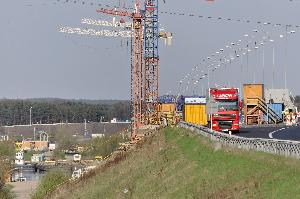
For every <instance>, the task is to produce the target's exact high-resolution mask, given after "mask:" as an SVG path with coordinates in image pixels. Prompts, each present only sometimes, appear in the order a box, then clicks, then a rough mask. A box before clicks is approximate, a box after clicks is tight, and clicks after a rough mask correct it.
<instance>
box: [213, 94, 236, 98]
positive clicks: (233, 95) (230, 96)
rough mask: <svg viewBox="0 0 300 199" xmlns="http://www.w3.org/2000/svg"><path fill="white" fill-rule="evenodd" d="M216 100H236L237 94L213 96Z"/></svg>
mask: <svg viewBox="0 0 300 199" xmlns="http://www.w3.org/2000/svg"><path fill="white" fill-rule="evenodd" d="M213 96H214V98H216V99H232V98H236V95H235V94H229V93H227V94H225V93H222V94H215V95H213Z"/></svg>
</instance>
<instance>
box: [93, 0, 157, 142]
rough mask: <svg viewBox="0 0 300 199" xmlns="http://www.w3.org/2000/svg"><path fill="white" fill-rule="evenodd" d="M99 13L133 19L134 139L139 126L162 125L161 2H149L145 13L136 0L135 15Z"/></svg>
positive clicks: (111, 12) (113, 11)
mask: <svg viewBox="0 0 300 199" xmlns="http://www.w3.org/2000/svg"><path fill="white" fill-rule="evenodd" d="M97 12H98V13H104V14H109V15H114V16H120V17H130V18H132V24H133V39H132V67H131V101H132V109H133V110H132V116H133V125H132V133H131V137H132V139H135V138H136V137H137V135H138V129H139V127H140V126H142V125H143V124H159V123H160V118H159V115H158V63H159V55H158V38H159V27H158V26H159V24H158V1H157V0H146V2H145V10H144V11H142V10H141V3H140V0H136V1H135V11H134V12H127V11H118V10H116V9H98V10H97ZM143 44H144V46H143Z"/></svg>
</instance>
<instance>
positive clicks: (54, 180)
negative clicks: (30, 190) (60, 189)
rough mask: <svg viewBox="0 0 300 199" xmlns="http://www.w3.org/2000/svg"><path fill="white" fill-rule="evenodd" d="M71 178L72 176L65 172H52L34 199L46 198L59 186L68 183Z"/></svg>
mask: <svg viewBox="0 0 300 199" xmlns="http://www.w3.org/2000/svg"><path fill="white" fill-rule="evenodd" d="M69 178H70V176H69V175H68V174H66V173H65V172H63V171H50V172H49V173H47V175H46V176H45V177H43V179H42V180H41V182H40V184H39V186H38V188H37V190H36V192H35V193H34V194H33V196H32V199H40V198H44V197H45V196H46V195H47V194H49V193H51V192H52V191H53V190H55V188H56V187H57V186H58V185H59V184H61V183H63V182H66V181H67V180H68V179H69Z"/></svg>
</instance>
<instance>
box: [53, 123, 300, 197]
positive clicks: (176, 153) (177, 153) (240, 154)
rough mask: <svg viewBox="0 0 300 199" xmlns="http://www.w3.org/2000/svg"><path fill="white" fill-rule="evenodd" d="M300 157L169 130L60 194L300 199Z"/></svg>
mask: <svg viewBox="0 0 300 199" xmlns="http://www.w3.org/2000/svg"><path fill="white" fill-rule="evenodd" d="M299 176H300V161H299V160H295V159H291V158H285V157H280V156H276V155H270V154H265V153H261V152H253V151H250V152H249V151H242V150H235V149H230V148H220V146H219V145H218V144H216V143H214V142H211V141H210V140H208V139H206V138H203V137H200V136H198V135H195V134H193V133H191V132H189V131H187V130H184V129H177V128H174V129H171V128H167V129H164V130H162V131H161V132H160V133H158V134H156V135H155V136H154V137H153V138H150V139H148V140H147V141H145V143H143V144H142V146H140V147H138V149H137V150H136V151H134V152H131V153H130V154H129V155H128V156H126V158H124V160H122V161H121V162H119V163H118V164H115V165H110V166H108V167H106V169H105V170H104V171H102V172H98V173H96V174H95V175H94V176H92V177H91V178H89V179H85V181H84V182H81V183H79V184H78V185H77V186H76V185H75V186H73V187H70V188H69V189H68V190H64V192H63V194H61V195H60V196H59V197H58V198H74V199H80V198H82V199H83V198H90V199H93V198H95V199H96V198H172V199H173V198H175V199H176V198H299V197H300V178H299Z"/></svg>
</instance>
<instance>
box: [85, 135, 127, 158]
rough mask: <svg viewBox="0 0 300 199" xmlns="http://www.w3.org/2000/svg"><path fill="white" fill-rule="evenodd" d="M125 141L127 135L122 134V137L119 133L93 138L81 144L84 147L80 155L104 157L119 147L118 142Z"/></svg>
mask: <svg viewBox="0 0 300 199" xmlns="http://www.w3.org/2000/svg"><path fill="white" fill-rule="evenodd" d="M126 141H128V137H127V136H124V138H123V136H122V135H121V134H114V135H112V136H109V137H102V138H94V139H92V140H89V141H87V142H85V143H83V144H82V146H83V147H84V149H85V151H84V152H83V153H82V155H83V156H84V157H89V158H94V157H95V156H102V157H106V156H108V155H110V154H111V153H112V152H114V151H115V150H116V149H117V148H118V147H119V143H121V142H126Z"/></svg>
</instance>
